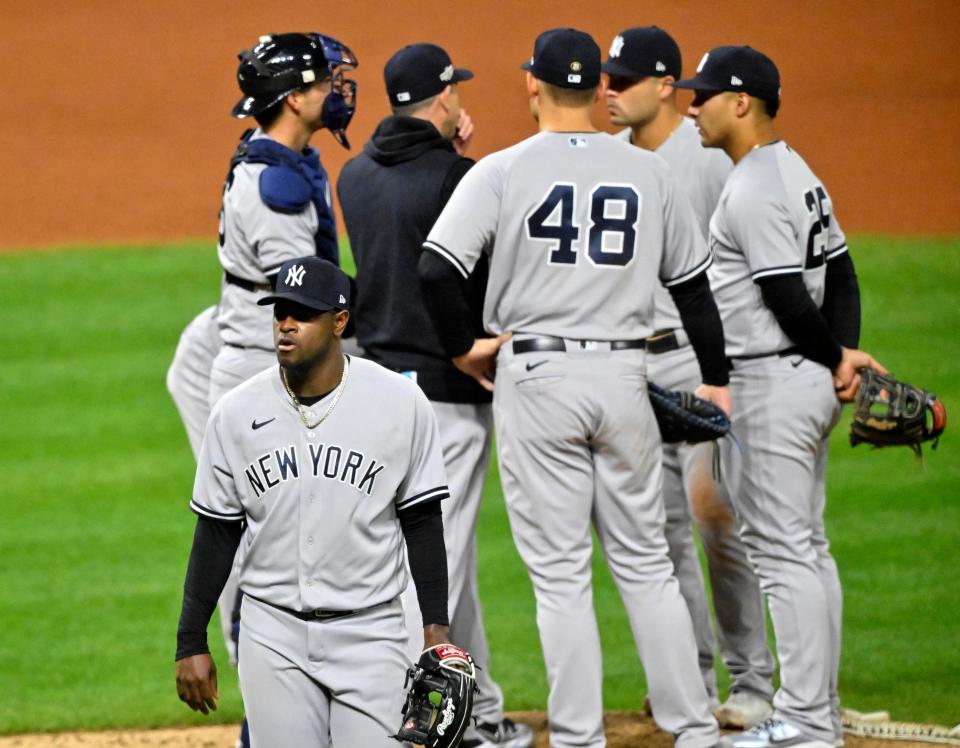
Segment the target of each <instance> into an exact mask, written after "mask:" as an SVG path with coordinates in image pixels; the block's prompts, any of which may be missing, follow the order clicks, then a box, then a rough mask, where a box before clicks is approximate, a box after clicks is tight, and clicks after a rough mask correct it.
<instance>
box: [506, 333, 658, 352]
mask: <svg viewBox="0 0 960 748" xmlns="http://www.w3.org/2000/svg"><path fill="white" fill-rule="evenodd" d="M567 343H571V344H572V345H573V348H574V350H576V349H577V348H580V349H582V350H589V349H590V344H591V343H603V344H605V345H607V344H608V345H609V346H610V350H611V351H628V350H643V349H644V348H646V347H647V341H646V340H643V339H642V338H641V339H640V340H609V341H608V340H596V341H594V340H567V339H566V338H553V337H547V336H540V337H538V338H526V339H525V340H514V341H513V352H514V353H544V352H547V351H566V350H567Z"/></svg>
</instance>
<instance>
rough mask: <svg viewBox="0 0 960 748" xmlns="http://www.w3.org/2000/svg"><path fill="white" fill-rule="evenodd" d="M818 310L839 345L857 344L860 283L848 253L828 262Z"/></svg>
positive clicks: (858, 345)
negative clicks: (821, 299)
mask: <svg viewBox="0 0 960 748" xmlns="http://www.w3.org/2000/svg"><path fill="white" fill-rule="evenodd" d="M820 313H821V314H822V315H823V317H824V319H826V320H827V324H828V325H829V326H830V331H831V332H832V333H833V335H834V337H835V338H836V339H837V340H838V341H840V345H842V346H846V347H847V348H859V347H860V284H859V283H858V282H857V271H856V269H855V268H854V267H853V258H852V257H850V253H849V252H844V253H843V254H842V255H839V256H838V257H835V258H833V259H832V260H828V261H827V278H826V287H825V289H824V293H823V306H821V307H820Z"/></svg>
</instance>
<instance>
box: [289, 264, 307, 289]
mask: <svg viewBox="0 0 960 748" xmlns="http://www.w3.org/2000/svg"><path fill="white" fill-rule="evenodd" d="M306 272H307V269H306V268H305V267H304V266H303V265H294V266H293V267H292V268H290V269H289V270H288V271H287V280H286V283H287V285H288V286H302V285H303V276H304V275H305V274H306Z"/></svg>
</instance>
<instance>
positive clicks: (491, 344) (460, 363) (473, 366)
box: [453, 332, 513, 392]
mask: <svg viewBox="0 0 960 748" xmlns="http://www.w3.org/2000/svg"><path fill="white" fill-rule="evenodd" d="M512 336H513V333H512V332H505V333H503V335H498V336H497V337H495V338H477V339H476V340H474V341H473V347H472V348H471V349H470V350H469V351H467V352H466V353H464V354H462V355H460V356H457V357H456V358H455V359H453V365H454V366H456V367H457V368H458V369H459V370H460V371H462V372H463V373H464V374H469V375H470V376H471V377H473V378H474V379H476V380H477V381H478V382H479V383H480V386H481V387H483V389H485V390H487V391H488V392H493V379H494V376H495V373H496V370H497V353H499V351H500V346H502V345H503V344H504V343H506V342H507V341H508V340H510V338H511V337H512Z"/></svg>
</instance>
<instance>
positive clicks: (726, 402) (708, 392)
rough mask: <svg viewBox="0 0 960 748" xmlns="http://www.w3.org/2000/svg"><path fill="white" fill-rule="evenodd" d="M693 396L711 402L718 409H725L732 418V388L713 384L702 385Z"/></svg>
mask: <svg viewBox="0 0 960 748" xmlns="http://www.w3.org/2000/svg"><path fill="white" fill-rule="evenodd" d="M693 394H694V395H696V396H697V397H702V398H703V399H704V400H709V401H710V402H711V403H713V404H714V405H716V406H717V407H719V408H721V409H723V412H724V413H726V414H727V417H729V416H730V413H731V412H732V408H731V404H730V388H729V387H728V386H726V385H724V386H723V387H717V386H716V385H712V384H701V385H700V386H699V387H697V389H696V390H695V391H694V393H693Z"/></svg>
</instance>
